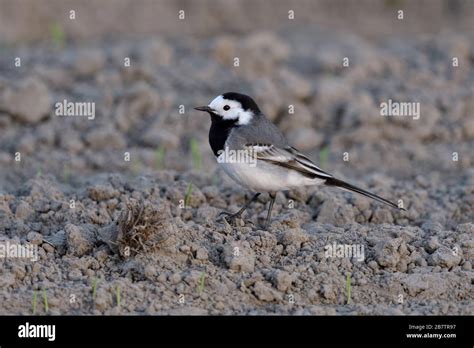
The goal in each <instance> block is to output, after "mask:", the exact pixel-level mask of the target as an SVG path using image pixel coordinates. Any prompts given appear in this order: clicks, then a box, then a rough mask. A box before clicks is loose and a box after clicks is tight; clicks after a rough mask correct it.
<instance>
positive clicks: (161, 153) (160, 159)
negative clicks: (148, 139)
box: [155, 146, 166, 169]
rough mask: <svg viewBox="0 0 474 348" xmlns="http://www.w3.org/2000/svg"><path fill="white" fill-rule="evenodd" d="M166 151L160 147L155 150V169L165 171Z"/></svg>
mask: <svg viewBox="0 0 474 348" xmlns="http://www.w3.org/2000/svg"><path fill="white" fill-rule="evenodd" d="M165 156H166V149H165V148H164V146H160V147H158V148H157V149H156V150H155V168H156V169H163V168H164V164H165Z"/></svg>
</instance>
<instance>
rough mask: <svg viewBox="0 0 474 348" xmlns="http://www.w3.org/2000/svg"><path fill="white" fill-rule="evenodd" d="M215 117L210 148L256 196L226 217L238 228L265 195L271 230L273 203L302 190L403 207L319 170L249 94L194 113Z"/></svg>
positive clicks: (218, 99) (227, 95)
mask: <svg viewBox="0 0 474 348" xmlns="http://www.w3.org/2000/svg"><path fill="white" fill-rule="evenodd" d="M195 109H196V110H199V111H205V112H207V113H209V115H210V116H211V128H210V130H209V143H210V145H211V148H212V151H213V152H214V155H215V156H216V157H217V159H218V162H219V164H220V165H221V166H222V168H223V169H224V171H225V172H226V173H227V174H228V175H229V176H230V177H231V178H232V179H234V180H235V181H236V182H237V183H239V184H240V185H241V186H243V187H245V188H247V189H249V190H251V191H253V192H254V193H255V194H254V196H253V197H252V199H250V200H249V201H248V202H247V203H246V204H245V205H244V206H243V207H242V209H240V210H239V211H238V212H236V213H234V214H232V213H228V212H222V213H221V215H224V216H226V217H227V218H228V219H229V221H231V222H232V223H235V220H236V219H237V218H240V216H241V215H242V213H243V212H244V211H245V210H246V209H247V208H248V207H249V205H250V204H251V203H252V202H253V201H255V200H256V199H257V197H258V196H259V195H260V194H261V192H268V193H269V195H270V205H269V207H268V213H267V219H266V222H265V225H264V228H267V227H268V223H269V221H270V217H271V212H272V208H273V203H274V202H275V197H276V193H277V192H278V191H285V190H291V189H294V188H297V187H302V186H313V185H322V184H324V185H327V186H335V187H339V188H341V189H345V190H348V191H352V192H357V193H359V194H362V195H364V196H366V197H369V198H372V199H375V200H377V201H379V202H382V203H385V204H387V205H389V206H391V207H393V208H397V209H402V210H405V209H403V208H399V207H398V206H397V205H396V204H395V203H393V202H390V201H389V200H387V199H385V198H382V197H380V196H377V195H376V194H373V193H371V192H368V191H366V190H363V189H361V188H358V187H356V186H354V185H351V184H349V183H347V182H344V181H342V180H339V179H337V178H335V177H334V176H332V175H331V174H329V173H327V172H325V171H323V170H322V169H321V168H319V167H318V166H316V165H315V164H314V163H313V162H312V161H311V160H310V159H309V158H308V157H306V156H305V155H303V154H302V153H301V152H299V151H298V150H297V149H295V148H294V147H292V146H290V145H289V144H288V141H287V140H286V139H285V137H284V136H283V134H282V133H281V132H280V130H279V129H278V128H277V127H276V126H275V125H274V124H273V123H272V122H271V121H269V120H268V119H267V118H266V117H265V115H264V114H263V113H262V112H261V111H260V109H259V107H258V106H257V104H256V103H255V102H254V100H253V99H252V98H250V97H249V96H247V95H244V94H239V93H234V92H229V93H224V94H222V95H219V96H218V97H216V98H215V99H214V100H213V101H212V102H211V103H210V104H209V105H208V106H199V107H196V108H195ZM239 150H240V151H242V150H244V151H248V153H249V154H250V155H251V156H253V158H255V159H256V163H254V165H252V163H251V162H250V161H226V160H222V158H221V157H220V156H224V155H225V153H226V151H227V152H230V151H234V152H237V151H239Z"/></svg>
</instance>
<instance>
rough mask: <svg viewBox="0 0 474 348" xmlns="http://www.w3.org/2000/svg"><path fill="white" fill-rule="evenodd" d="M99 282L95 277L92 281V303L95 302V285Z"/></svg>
mask: <svg viewBox="0 0 474 348" xmlns="http://www.w3.org/2000/svg"><path fill="white" fill-rule="evenodd" d="M98 283H99V281H98V280H97V277H95V278H94V280H93V281H92V301H95V296H96V294H97V284H98Z"/></svg>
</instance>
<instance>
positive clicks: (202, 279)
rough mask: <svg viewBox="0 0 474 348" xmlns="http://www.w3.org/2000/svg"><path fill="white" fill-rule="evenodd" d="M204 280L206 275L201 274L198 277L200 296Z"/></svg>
mask: <svg viewBox="0 0 474 348" xmlns="http://www.w3.org/2000/svg"><path fill="white" fill-rule="evenodd" d="M205 279H206V273H204V272H202V273H201V276H200V277H199V290H198V292H199V295H201V294H202V292H203V290H204V280H205Z"/></svg>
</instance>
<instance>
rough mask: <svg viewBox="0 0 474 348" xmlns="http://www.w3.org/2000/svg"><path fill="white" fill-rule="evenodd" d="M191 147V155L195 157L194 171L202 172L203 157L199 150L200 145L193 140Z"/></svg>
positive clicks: (190, 143)
mask: <svg viewBox="0 0 474 348" xmlns="http://www.w3.org/2000/svg"><path fill="white" fill-rule="evenodd" d="M189 145H190V147H191V155H192V157H193V163H194V169H195V170H201V168H202V156H201V150H200V149H199V143H198V142H197V140H196V139H194V138H192V139H191V140H190V142H189Z"/></svg>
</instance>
